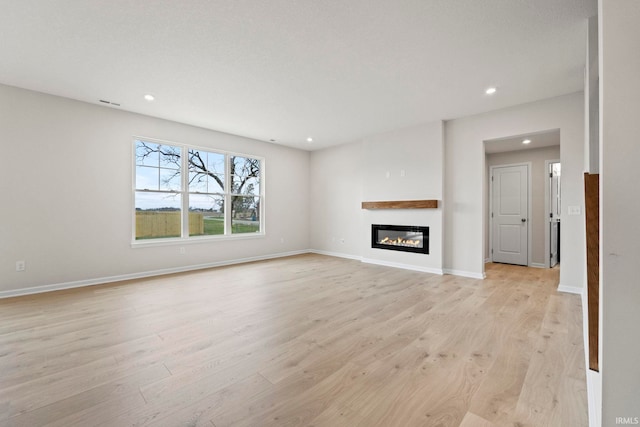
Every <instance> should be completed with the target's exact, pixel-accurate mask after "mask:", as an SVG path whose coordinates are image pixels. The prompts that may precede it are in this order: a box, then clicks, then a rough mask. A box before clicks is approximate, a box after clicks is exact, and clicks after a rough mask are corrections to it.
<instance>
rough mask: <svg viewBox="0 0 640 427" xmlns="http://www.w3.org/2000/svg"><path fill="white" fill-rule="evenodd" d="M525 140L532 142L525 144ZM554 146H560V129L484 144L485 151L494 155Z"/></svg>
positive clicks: (493, 140) (490, 141)
mask: <svg viewBox="0 0 640 427" xmlns="http://www.w3.org/2000/svg"><path fill="white" fill-rule="evenodd" d="M525 139H528V140H529V141H531V142H530V143H528V144H523V143H522V141H524V140H525ZM554 145H560V129H555V130H550V131H543V132H536V133H528V134H524V135H517V136H510V137H508V138H499V139H492V140H489V141H485V142H484V149H485V152H486V153H487V154H493V153H504V152H507V151H520V150H534V149H536V148H543V147H552V146H554Z"/></svg>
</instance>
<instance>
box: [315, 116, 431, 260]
mask: <svg viewBox="0 0 640 427" xmlns="http://www.w3.org/2000/svg"><path fill="white" fill-rule="evenodd" d="M442 132H443V124H442V122H433V123H426V124H422V125H419V126H413V127H409V128H405V129H399V130H395V131H392V132H387V133H384V134H380V135H374V136H370V137H366V138H364V139H363V140H362V141H358V142H354V143H352V144H348V145H345V146H340V147H333V148H328V149H325V150H320V151H315V152H313V153H312V154H311V178H310V179H311V193H312V194H313V198H312V200H311V212H310V217H311V224H312V229H311V247H312V248H313V249H314V250H317V251H321V252H326V253H333V254H339V255H341V256H348V257H353V258H358V259H364V260H365V261H370V262H378V263H390V264H395V265H402V266H406V267H409V268H416V269H421V270H425V271H434V272H441V269H442V242H443V239H442V208H438V209H390V210H362V209H361V202H362V201H380V200H415V199H437V200H442V188H443V180H442V177H443V133H442ZM403 171H404V173H403ZM387 175H388V176H387ZM372 223H382V224H400V225H423V226H429V239H430V242H429V247H430V254H429V255H424V254H413V253H406V252H393V251H384V250H379V249H371V224H372ZM343 240H344V243H343Z"/></svg>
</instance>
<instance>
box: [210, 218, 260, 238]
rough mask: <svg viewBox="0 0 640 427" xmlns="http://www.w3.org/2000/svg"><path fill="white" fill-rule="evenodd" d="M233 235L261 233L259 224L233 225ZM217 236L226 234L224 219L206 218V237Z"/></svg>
mask: <svg viewBox="0 0 640 427" xmlns="http://www.w3.org/2000/svg"><path fill="white" fill-rule="evenodd" d="M231 228H232V233H233V234H240V233H256V232H258V231H260V226H259V225H258V224H256V225H253V224H233V226H232V227H231ZM217 234H224V219H223V218H205V219H204V235H205V236H212V235H217Z"/></svg>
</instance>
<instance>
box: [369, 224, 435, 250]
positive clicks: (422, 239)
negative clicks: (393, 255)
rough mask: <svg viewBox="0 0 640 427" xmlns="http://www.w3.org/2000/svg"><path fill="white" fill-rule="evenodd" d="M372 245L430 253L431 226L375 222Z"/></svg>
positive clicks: (372, 227) (379, 247) (372, 229)
mask: <svg viewBox="0 0 640 427" xmlns="http://www.w3.org/2000/svg"><path fill="white" fill-rule="evenodd" d="M371 247H373V248H378V249H389V250H395V251H404V252H417V253H423V254H428V253H429V227H421V226H405V225H381V224H373V225H372V226H371Z"/></svg>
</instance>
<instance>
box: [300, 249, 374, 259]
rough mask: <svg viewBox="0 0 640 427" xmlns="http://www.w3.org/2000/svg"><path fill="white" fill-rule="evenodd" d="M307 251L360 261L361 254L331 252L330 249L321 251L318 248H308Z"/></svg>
mask: <svg viewBox="0 0 640 427" xmlns="http://www.w3.org/2000/svg"><path fill="white" fill-rule="evenodd" d="M308 252H309V253H312V254H318V255H326V256H334V257H337V258H346V259H354V260H356V261H362V257H361V256H357V255H351V254H345V253H341V252H331V251H323V250H320V249H309V251H308Z"/></svg>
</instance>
